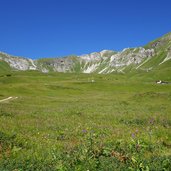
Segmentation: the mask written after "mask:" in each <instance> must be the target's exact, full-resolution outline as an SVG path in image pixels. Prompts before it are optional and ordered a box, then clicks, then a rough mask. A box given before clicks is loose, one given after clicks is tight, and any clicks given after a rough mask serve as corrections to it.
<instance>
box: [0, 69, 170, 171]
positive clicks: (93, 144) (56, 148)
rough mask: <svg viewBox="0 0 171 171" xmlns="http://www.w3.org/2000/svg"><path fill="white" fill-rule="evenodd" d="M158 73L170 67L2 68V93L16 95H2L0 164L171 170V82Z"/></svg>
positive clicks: (23, 169) (8, 168) (22, 168)
mask: <svg viewBox="0 0 171 171" xmlns="http://www.w3.org/2000/svg"><path fill="white" fill-rule="evenodd" d="M7 75H8V76H7ZM9 75H10V76H9ZM157 79H162V80H163V79H164V80H166V81H171V70H170V69H169V67H167V68H162V69H160V70H154V71H151V72H147V73H143V72H140V71H139V73H129V74H127V75H123V74H116V75H115V74H109V75H92V74H91V75H88V74H62V73H61V74H60V73H49V74H42V73H39V72H35V71H27V72H13V73H9V72H6V73H5V72H3V73H2V72H1V74H0V100H2V99H5V98H7V97H10V96H12V97H18V98H17V99H11V100H8V101H4V102H0V170H3V171H14V170H15V171H27V170H29V171H30V170H33V171H35V170H37V171H40V170H44V171H46V170H47V171H51V170H52V171H55V170H60V171H65V170H77V171H78V170H80V171H84V170H85V171H86V170H90V171H92V170H98V171H99V170H107V171H108V170H126V171H127V170H131V171H132V170H139V171H148V170H158V171H159V170H161V171H162V170H164V171H166V170H168V171H169V170H171V165H170V163H171V129H170V128H171V105H170V104H171V84H166V85H157V84H155V80H157ZM91 80H95V82H91Z"/></svg>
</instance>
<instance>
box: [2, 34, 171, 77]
mask: <svg viewBox="0 0 171 171" xmlns="http://www.w3.org/2000/svg"><path fill="white" fill-rule="evenodd" d="M0 60H1V61H5V62H7V63H8V64H9V65H10V67H11V68H13V69H15V70H39V71H41V72H79V73H99V74H106V73H112V72H122V73H127V72H130V71H135V70H142V71H150V70H153V69H156V68H162V67H166V66H167V67H168V65H167V63H168V62H169V66H170V60H171V33H168V34H166V35H164V36H162V37H161V38H158V39H156V40H154V41H152V42H150V43H149V44H147V45H146V46H144V47H137V48H126V49H124V50H123V51H121V52H116V51H112V50H103V51H101V52H94V53H91V54H86V55H82V56H68V57H63V58H42V59H38V60H32V59H28V58H21V57H13V56H11V55H8V54H6V53H3V52H0Z"/></svg>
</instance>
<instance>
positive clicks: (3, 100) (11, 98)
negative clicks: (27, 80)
mask: <svg viewBox="0 0 171 171" xmlns="http://www.w3.org/2000/svg"><path fill="white" fill-rule="evenodd" d="M17 98H18V97H11V96H10V97H8V98H5V99H2V100H0V103H1V102H5V101H8V100H14V99H17Z"/></svg>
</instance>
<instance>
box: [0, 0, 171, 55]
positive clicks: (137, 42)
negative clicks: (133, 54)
mask: <svg viewBox="0 0 171 171" xmlns="http://www.w3.org/2000/svg"><path fill="white" fill-rule="evenodd" d="M170 31H171V0H0V51H4V52H7V53H9V54H12V55H17V56H25V57H30V58H39V57H56V56H66V55H71V54H76V55H81V54H86V53H90V52H95V51H101V50H103V49H111V50H121V49H123V48H125V47H136V46H141V45H144V44H146V43H148V42H149V41H151V40H153V39H155V38H158V37H160V36H162V35H163V34H166V33H167V32H170Z"/></svg>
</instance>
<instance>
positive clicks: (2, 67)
mask: <svg viewBox="0 0 171 171" xmlns="http://www.w3.org/2000/svg"><path fill="white" fill-rule="evenodd" d="M10 70H11V69H10V66H9V65H8V64H7V63H6V62H5V61H2V60H0V74H1V73H6V72H9V71H10Z"/></svg>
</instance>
